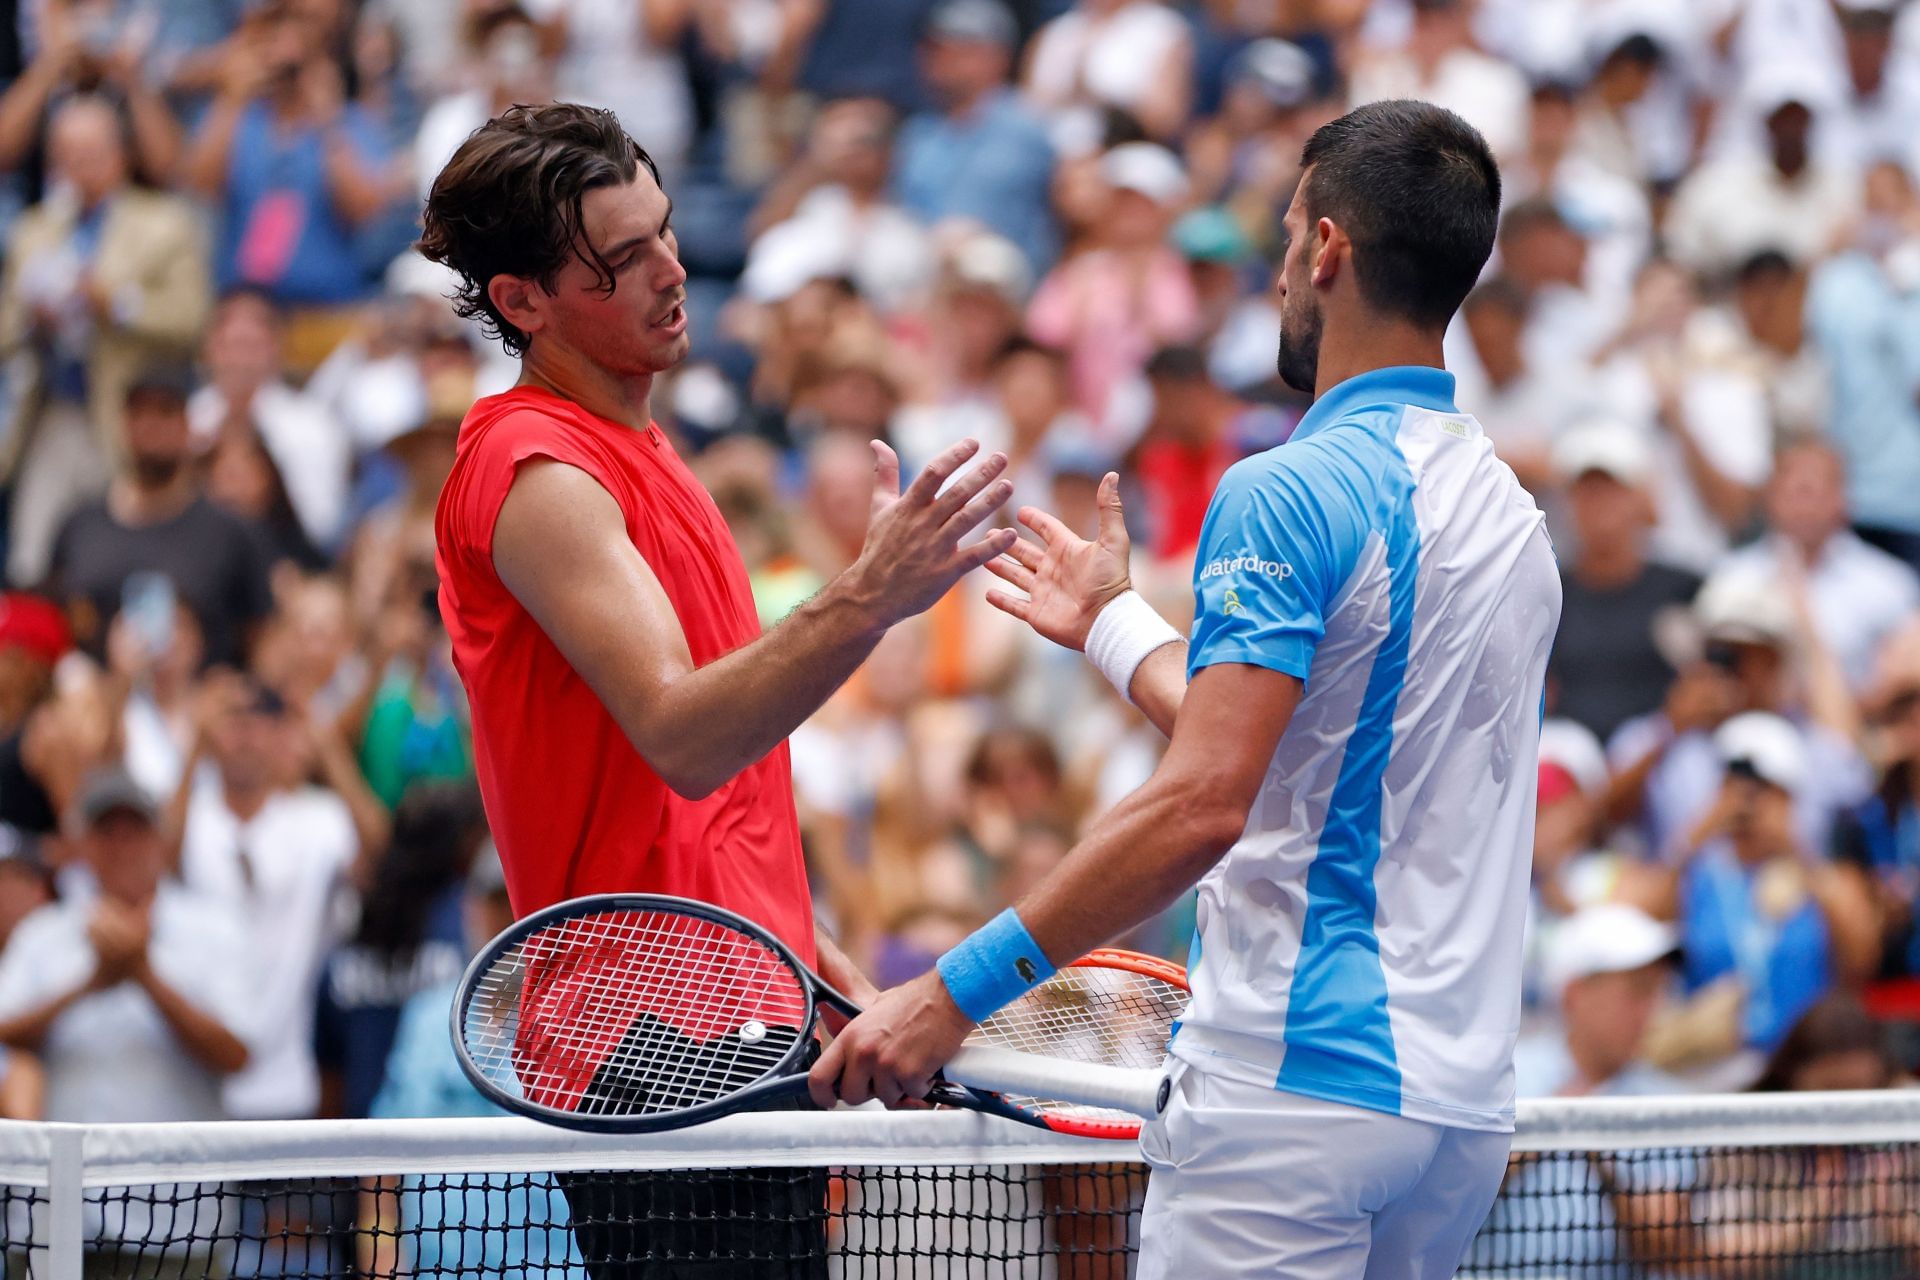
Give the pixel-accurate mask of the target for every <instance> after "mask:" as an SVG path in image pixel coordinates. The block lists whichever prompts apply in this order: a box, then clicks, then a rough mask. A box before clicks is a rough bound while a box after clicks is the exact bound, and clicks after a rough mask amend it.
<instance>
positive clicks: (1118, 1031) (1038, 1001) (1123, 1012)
mask: <svg viewBox="0 0 1920 1280" xmlns="http://www.w3.org/2000/svg"><path fill="white" fill-rule="evenodd" d="M1109 956H1110V957H1112V959H1108V958H1107V957H1109ZM1128 963H1137V964H1138V967H1137V968H1131V967H1130V968H1122V967H1117V965H1118V964H1128ZM1184 977H1185V975H1184V972H1183V971H1181V970H1180V969H1179V968H1178V966H1174V965H1167V964H1163V963H1160V962H1157V961H1152V960H1151V959H1150V958H1148V957H1144V956H1141V957H1134V956H1131V955H1129V954H1127V953H1106V954H1105V955H1104V956H1103V955H1102V953H1096V954H1095V955H1093V956H1088V957H1086V958H1084V959H1082V960H1081V961H1079V962H1077V963H1076V964H1074V965H1072V966H1069V967H1068V968H1064V969H1061V970H1060V971H1059V972H1057V973H1055V974H1054V975H1053V977H1051V978H1049V979H1047V981H1045V982H1043V983H1041V984H1040V985H1039V986H1037V987H1035V988H1034V989H1033V990H1031V991H1029V992H1027V994H1026V995H1024V996H1022V997H1020V999H1018V1000H1016V1001H1014V1002H1013V1003H1012V1004H1009V1005H1007V1006H1006V1007H1005V1008H1003V1009H1001V1010H1000V1011H999V1012H998V1013H996V1014H994V1015H993V1016H992V1017H991V1018H988V1019H987V1020H986V1021H985V1022H983V1023H981V1024H980V1026H978V1027H977V1028H975V1029H974V1031H973V1033H972V1034H971V1035H969V1036H968V1037H967V1043H968V1044H980V1045H994V1046H998V1047H1000V1048H1005V1049H1014V1050H1017V1051H1019V1052H1021V1053H1031V1054H1039V1055H1041V1056H1044V1057H1048V1058H1055V1059H1059V1060H1061V1061H1065V1062H1078V1063H1087V1064H1091V1065H1095V1066H1107V1067H1127V1068H1132V1069H1136V1070H1145V1071H1155V1070H1158V1069H1159V1068H1160V1067H1161V1065H1162V1064H1163V1063H1164V1062H1165V1061H1166V1056H1167V1040H1168V1038H1169V1037H1170V1036H1171V1035H1172V1028H1173V1023H1174V1021H1175V1020H1176V1019H1178V1018H1179V1017H1180V1015H1181V1013H1182V1011H1184V1010H1185V1009H1186V1006H1187V1000H1188V998H1189V996H1188V992H1187V989H1186V987H1185V986H1184V985H1183V984H1184ZM1177 983H1179V984H1181V985H1176V984H1177ZM1007 1101H1009V1102H1011V1103H1013V1104H1014V1105H1015V1106H1020V1107H1025V1108H1027V1109H1029V1110H1032V1111H1036V1112H1039V1113H1041V1114H1044V1115H1049V1116H1052V1117H1055V1118H1057V1119H1059V1120H1062V1121H1069V1122H1072V1121H1083V1122H1092V1123H1112V1124H1116V1125H1122V1126H1127V1127H1130V1128H1136V1129H1137V1127H1138V1125H1139V1118H1138V1117H1137V1116H1135V1115H1134V1114H1132V1113H1131V1112H1127V1111H1121V1110H1117V1109H1113V1108H1108V1107H1099V1106H1091V1105H1088V1104H1085V1103H1078V1102H1071V1101H1067V1100H1063V1099H1057V1098H1034V1097H1025V1096H1022V1095H1018V1094H1010V1095H1008V1097H1007Z"/></svg>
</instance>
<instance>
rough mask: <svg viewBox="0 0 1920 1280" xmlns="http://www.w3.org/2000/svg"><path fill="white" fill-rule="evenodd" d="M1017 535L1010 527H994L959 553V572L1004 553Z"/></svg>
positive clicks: (968, 569)
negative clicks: (990, 531)
mask: <svg viewBox="0 0 1920 1280" xmlns="http://www.w3.org/2000/svg"><path fill="white" fill-rule="evenodd" d="M1019 536H1020V535H1019V534H1017V533H1015V532H1014V531H1013V530H1011V529H995V530H994V531H993V532H992V533H990V534H988V535H987V536H986V537H984V538H982V539H981V540H980V541H979V542H976V543H975V544H974V545H972V546H971V547H968V548H966V549H965V550H964V551H962V552H961V553H960V568H961V572H962V573H965V572H968V571H970V570H973V569H978V568H979V567H980V566H981V565H983V564H987V563H989V562H991V561H992V560H993V559H994V558H995V557H996V556H1003V555H1005V554H1006V553H1007V548H1008V547H1010V546H1012V545H1013V543H1014V540H1015V539H1017V538H1018V537H1019Z"/></svg>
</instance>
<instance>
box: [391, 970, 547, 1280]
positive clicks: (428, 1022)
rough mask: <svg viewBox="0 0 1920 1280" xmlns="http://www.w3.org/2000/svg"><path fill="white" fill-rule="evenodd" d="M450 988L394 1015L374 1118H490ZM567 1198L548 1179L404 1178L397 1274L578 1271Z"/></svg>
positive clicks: (428, 993)
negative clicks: (454, 1036)
mask: <svg viewBox="0 0 1920 1280" xmlns="http://www.w3.org/2000/svg"><path fill="white" fill-rule="evenodd" d="M458 985H459V984H458V982H457V980H456V981H455V982H447V983H443V984H441V985H440V986H437V987H431V988H429V989H427V990H425V991H422V992H421V993H420V994H419V995H417V996H415V997H414V998H413V999H412V1000H410V1001H408V1002H407V1007H406V1011H405V1012H404V1013H403V1014H402V1015H401V1018H400V1031H399V1035H398V1036H397V1037H396V1038H395V1040H394V1044H393V1057H392V1059H391V1061H389V1063H388V1064H387V1082H386V1084H385V1086H384V1087H382V1089H381V1090H380V1095H379V1097H377V1098H375V1099H374V1103H373V1114H374V1115H375V1116H379V1117H388V1116H495V1115H500V1114H502V1112H501V1111H500V1110H499V1109H498V1108H497V1107H495V1106H494V1105H493V1104H492V1103H490V1102H488V1101H487V1100H486V1099H485V1098H482V1097H481V1096H480V1093H479V1090H477V1089H475V1088H474V1087H473V1085H472V1084H470V1083H469V1082H468V1080H467V1077H466V1075H465V1074H464V1073H462V1072H461V1070H460V1063H459V1061H458V1060H457V1059H456V1058H455V1057H454V1051H453V1041H452V1040H451V1039H450V1038H449V1037H448V1035H447V1023H448V1020H449V1019H450V1018H451V1017H452V1013H453V999H454V993H455V991H456V989H457V987H458ZM569 1222H570V1219H569V1216H568V1212H567V1201H566V1197H565V1196H563V1195H562V1194H561V1193H560V1189H559V1188H558V1187H556V1186H554V1184H553V1181H552V1179H551V1178H549V1177H548V1176H547V1175H546V1174H544V1173H534V1174H505V1173H496V1174H484V1175H481V1174H476V1175H474V1176H472V1177H468V1178H448V1177H445V1176H441V1175H431V1176H412V1177H407V1178H403V1179H401V1183H400V1223H399V1233H400V1241H401V1248H402V1250H403V1251H404V1252H405V1253H406V1254H407V1255H408V1256H403V1257H402V1258H400V1259H398V1260H397V1261H398V1262H399V1263H400V1265H401V1268H402V1269H401V1271H400V1272H399V1274H402V1275H475V1274H483V1275H521V1274H532V1275H547V1274H564V1275H577V1274H581V1271H580V1268H581V1263H580V1258H579V1255H578V1254H577V1253H576V1252H575V1251H574V1247H573V1231H572V1229H571V1228H570V1226H569Z"/></svg>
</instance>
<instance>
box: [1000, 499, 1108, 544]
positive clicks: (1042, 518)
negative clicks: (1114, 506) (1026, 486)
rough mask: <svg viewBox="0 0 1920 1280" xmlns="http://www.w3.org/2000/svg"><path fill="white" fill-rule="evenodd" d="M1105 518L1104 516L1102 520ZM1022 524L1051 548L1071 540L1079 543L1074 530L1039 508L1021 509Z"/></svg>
mask: <svg viewBox="0 0 1920 1280" xmlns="http://www.w3.org/2000/svg"><path fill="white" fill-rule="evenodd" d="M1104 518H1105V516H1104V515H1103V516H1102V519H1104ZM1020 523H1021V524H1023V525H1025V526H1027V528H1029V529H1031V530H1033V531H1034V532H1035V533H1036V534H1038V535H1040V541H1042V542H1044V543H1045V544H1046V545H1047V546H1048V547H1049V548H1051V547H1054V546H1057V545H1058V544H1059V543H1062V542H1066V541H1069V540H1072V541H1076V542H1077V541H1079V539H1078V537H1077V536H1076V535H1075V533H1074V532H1073V530H1071V529H1069V528H1067V526H1065V525H1064V524H1061V523H1060V522H1059V521H1058V520H1056V519H1055V518H1054V517H1053V516H1051V515H1049V514H1047V513H1046V512H1044V511H1042V510H1041V509H1040V508H1038V507H1022V508H1020Z"/></svg>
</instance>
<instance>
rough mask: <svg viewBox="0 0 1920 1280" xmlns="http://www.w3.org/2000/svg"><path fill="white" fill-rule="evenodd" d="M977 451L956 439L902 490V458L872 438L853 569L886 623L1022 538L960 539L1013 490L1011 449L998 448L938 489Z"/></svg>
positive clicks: (1000, 532)
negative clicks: (867, 511)
mask: <svg viewBox="0 0 1920 1280" xmlns="http://www.w3.org/2000/svg"><path fill="white" fill-rule="evenodd" d="M979 449H980V446H979V445H978V444H976V443H975V442H973V441H972V440H963V441H961V442H960V443H959V444H956V445H954V446H953V447H952V448H950V449H948V450H947V451H946V452H945V453H942V454H941V455H940V456H939V457H938V458H935V459H934V460H933V461H932V462H931V463H929V464H927V468H926V470H924V471H922V472H921V473H920V474H919V475H918V476H916V477H915V478H914V481H913V483H912V484H910V485H908V486H907V489H906V492H904V493H903V492H901V490H900V458H899V456H898V455H897V454H895V453H894V451H893V450H892V449H891V448H889V447H888V446H887V445H886V444H884V443H883V442H881V441H879V440H875V441H874V442H873V454H874V484H873V513H872V516H871V517H870V519H869V520H868V523H867V541H866V545H865V546H864V547H863V548H862V549H861V551H860V558H859V560H857V561H856V562H855V563H854V566H853V572H855V573H857V574H858V575H859V576H860V579H861V581H862V583H863V585H864V586H865V588H866V590H867V592H868V593H869V594H870V597H871V598H872V600H873V603H874V604H875V605H876V607H877V608H878V611H879V613H880V615H881V617H882V618H883V619H884V621H885V623H886V624H887V625H889V626H891V625H892V624H893V623H895V622H898V621H900V620H901V619H903V618H910V617H912V616H913V615H914V614H916V613H920V612H923V611H924V610H926V609H929V608H931V607H932V606H933V604H934V602H935V601H937V600H939V599H940V597H941V596H943V595H945V594H946V593H947V591H948V589H949V588H951V587H952V586H953V584H954V583H956V582H958V581H959V580H960V579H961V578H962V577H963V576H964V575H965V574H966V573H967V571H968V570H970V569H975V568H978V567H979V566H980V565H982V564H985V563H987V562H988V561H990V560H992V559H993V558H994V557H995V556H998V555H1000V554H1001V553H1003V552H1005V551H1006V550H1007V548H1008V547H1009V546H1011V545H1012V543H1013V542H1014V540H1015V539H1016V538H1017V537H1018V536H1019V535H1018V534H1016V533H1015V532H1014V531H1013V530H1011V529H996V530H994V531H993V532H992V533H990V534H988V535H987V536H986V537H985V538H983V539H981V540H980V541H979V542H977V543H974V544H973V545H972V546H969V547H962V546H961V545H960V540H961V539H962V538H964V537H966V536H967V534H969V533H971V532H972V531H973V530H974V529H976V528H978V527H979V526H980V524H981V523H982V522H983V521H985V520H986V518H987V517H988V516H990V515H992V514H993V513H994V512H995V511H998V510H999V509H1000V508H1001V507H1002V506H1004V505H1005V504H1006V501H1007V499H1008V498H1010V497H1012V496H1013V484H1012V482H1011V481H1009V480H1005V479H1002V478H1001V473H1002V472H1004V471H1005V470H1006V469H1007V459H1006V455H1004V454H999V453H996V454H994V455H992V456H991V457H989V458H988V459H987V460H986V461H985V462H983V463H981V464H980V465H979V466H978V467H975V468H974V469H973V470H972V471H970V472H968V473H967V474H966V475H964V476H962V477H960V479H958V480H956V481H954V483H953V484H952V485H950V486H947V487H946V490H945V492H942V491H941V487H942V486H943V485H946V484H947V480H948V479H949V478H950V477H951V476H952V475H953V474H954V473H955V472H956V471H958V470H959V469H960V466H961V464H962V463H964V462H966V460H967V459H968V458H971V457H972V456H973V455H974V454H975V453H977V452H979Z"/></svg>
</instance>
